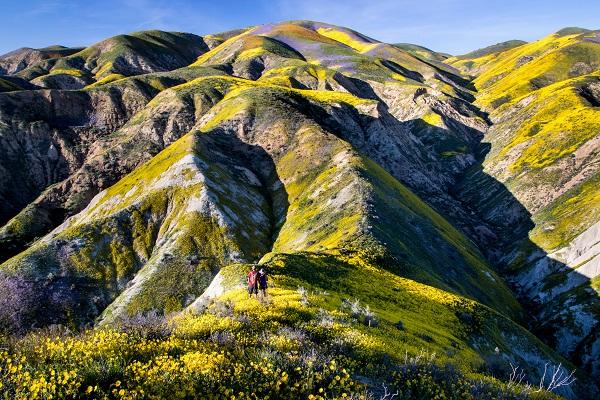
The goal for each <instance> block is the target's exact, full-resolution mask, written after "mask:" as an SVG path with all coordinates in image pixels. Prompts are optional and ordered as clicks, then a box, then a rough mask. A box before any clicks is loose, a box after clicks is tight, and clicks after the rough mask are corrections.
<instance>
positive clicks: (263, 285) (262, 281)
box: [258, 268, 267, 299]
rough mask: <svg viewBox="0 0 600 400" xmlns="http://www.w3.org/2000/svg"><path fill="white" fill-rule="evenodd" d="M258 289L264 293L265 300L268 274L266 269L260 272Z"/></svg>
mask: <svg viewBox="0 0 600 400" xmlns="http://www.w3.org/2000/svg"><path fill="white" fill-rule="evenodd" d="M258 288H259V289H260V291H261V293H262V297H263V299H264V298H266V297H267V273H266V271H265V270H264V269H262V268H261V269H260V271H258Z"/></svg>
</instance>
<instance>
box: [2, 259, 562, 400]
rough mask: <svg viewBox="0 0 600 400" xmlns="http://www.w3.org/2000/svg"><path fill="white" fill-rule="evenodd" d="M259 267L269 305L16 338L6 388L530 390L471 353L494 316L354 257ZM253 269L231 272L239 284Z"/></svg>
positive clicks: (222, 394)
mask: <svg viewBox="0 0 600 400" xmlns="http://www.w3.org/2000/svg"><path fill="white" fill-rule="evenodd" d="M263 267H266V268H268V270H269V271H270V272H271V276H272V280H273V282H274V287H273V288H271V289H269V298H268V300H267V301H257V300H255V299H248V297H247V294H246V293H245V291H244V290H241V289H232V290H230V291H228V292H227V293H226V294H224V295H222V296H220V297H219V298H218V299H215V300H213V301H212V303H211V304H210V305H209V306H208V309H207V310H206V311H205V312H204V313H202V314H200V315H195V314H191V313H183V314H180V315H178V316H175V317H174V318H172V319H171V321H170V322H166V321H164V320H161V319H160V318H157V317H156V316H153V314H145V315H140V316H139V317H136V319H131V320H128V321H122V323H121V325H117V326H116V328H111V329H106V330H105V329H100V330H92V331H87V332H84V333H82V334H80V335H77V336H71V335H64V334H63V335H61V336H54V335H53V334H52V333H50V332H48V333H34V334H30V335H28V336H26V337H25V338H23V339H20V340H19V341H17V342H11V343H9V344H8V345H9V349H8V351H5V352H4V353H3V355H2V357H1V360H2V361H0V374H2V376H3V386H2V387H0V390H2V391H3V393H4V394H5V395H7V396H12V397H14V398H45V397H48V396H58V397H70V398H90V397H91V398H104V397H106V396H108V397H116V398H132V399H142V398H156V397H164V396H169V397H170V398H182V399H183V398H190V397H192V398H196V397H210V398H232V396H234V397H235V398H248V399H254V398H264V397H265V396H270V397H289V396H291V397H298V396H301V397H307V398H315V399H321V398H323V399H324V398H348V397H350V396H355V397H358V398H361V397H362V398H367V397H366V396H368V395H369V392H371V393H373V392H375V393H377V392H379V390H381V389H382V386H381V383H382V382H387V386H386V387H387V388H388V389H389V390H390V391H391V392H392V393H394V392H396V391H398V394H399V395H400V397H399V398H402V399H412V398H415V396H418V397H424V398H430V397H432V396H434V397H437V398H442V399H445V398H463V399H476V398H480V397H481V396H486V397H487V398H502V399H506V398H509V399H510V398H515V399H516V398H522V396H524V395H527V393H528V391H527V389H526V388H525V387H524V386H520V385H507V384H506V383H505V382H503V381H501V380H498V379H495V378H491V377H488V376H485V375H484V374H482V373H483V372H485V371H486V368H489V367H491V366H492V364H486V362H485V360H484V359H482V358H480V356H478V355H477V353H476V352H474V351H473V349H472V348H471V347H470V345H469V344H468V338H469V337H470V336H474V335H475V336H477V335H480V334H481V333H483V332H486V330H487V329H488V327H489V326H493V325H494V324H495V323H496V322H494V321H495V319H497V318H499V316H497V315H495V314H494V313H493V312H491V311H490V310H489V309H486V308H482V307H481V306H478V305H476V304H475V303H473V302H469V301H466V300H464V299H462V300H461V299H460V298H458V297H456V296H453V295H449V294H447V293H444V292H442V291H439V290H436V289H433V288H430V287H427V286H424V285H419V284H416V283H414V282H411V281H408V280H405V279H402V278H398V277H396V276H394V275H393V274H390V273H387V272H385V271H383V270H380V269H378V268H377V267H374V266H373V265H371V264H369V263H368V262H367V263H365V262H364V261H361V259H360V258H357V257H356V256H354V255H345V256H342V255H337V256H336V255H324V254H323V255H316V254H312V255H311V254H297V255H284V254H280V255H276V254H274V255H271V256H269V257H268V258H267V259H265V260H264V263H263ZM246 268H247V266H244V265H236V266H231V267H227V268H226V270H227V269H231V271H230V272H228V273H229V274H230V275H233V276H237V277H238V278H237V279H240V280H241V279H242V277H243V274H244V273H245V270H246ZM230 279H231V278H230ZM300 283H301V284H303V285H305V286H303V288H299V287H298V284H300ZM382 290H383V292H382ZM344 296H352V297H349V298H350V299H351V301H346V300H345V297H344ZM361 299H368V300H369V301H370V303H367V304H365V306H367V305H368V306H370V307H372V308H361V307H360V306H359V304H360V302H361ZM465 315H469V316H470V317H469V318H470V319H469V320H467V319H466V317H465ZM432 321H436V324H432ZM494 329H497V328H494ZM522 339H523V340H525V341H526V342H527V341H528V340H531V339H530V338H529V337H528V336H527V335H523V336H522ZM497 344H498V343H496V342H492V343H488V344H487V345H486V346H495V345H497ZM531 344H533V345H535V346H541V345H540V344H538V343H535V341H534V342H531V343H530V345H531ZM500 345H501V343H500ZM502 349H503V350H502V353H501V354H504V352H505V351H506V352H508V353H507V354H510V351H511V347H510V346H506V348H505V347H502ZM490 351H493V350H490ZM500 358H502V357H500ZM497 372H498V371H497ZM534 395H535V396H534V398H539V399H553V398H555V396H553V395H552V394H550V393H548V392H539V393H536V394H534Z"/></svg>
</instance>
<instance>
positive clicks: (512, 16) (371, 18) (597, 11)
mask: <svg viewBox="0 0 600 400" xmlns="http://www.w3.org/2000/svg"><path fill="white" fill-rule="evenodd" d="M342 3H343V4H342ZM0 6H1V8H0V9H1V10H2V14H3V18H2V24H1V25H0V54H2V53H5V52H8V51H10V50H13V49H15V48H18V47H23V46H28V47H44V46H48V45H52V44H62V45H66V46H84V45H89V44H92V43H95V42H97V41H99V40H102V39H104V38H107V37H110V36H113V35H116V34H120V33H127V32H133V31H139V30H144V29H164V30H175V31H184V32H192V33H196V34H206V33H211V32H218V31H223V30H228V29H232V28H238V27H244V26H249V25H256V24H262V23H267V22H277V21H284V20H290V19H312V20H317V21H324V22H330V23H333V24H337V25H342V26H346V27H350V28H353V29H355V30H358V31H359V32H361V33H364V34H366V35H369V36H371V37H373V38H375V39H378V40H382V41H386V42H411V43H417V44H421V45H424V46H426V47H429V48H431V49H433V50H438V51H445V52H448V53H452V54H461V53H465V52H468V51H470V50H473V49H476V48H479V47H482V46H486V45H489V44H493V43H497V42H500V41H504V40H508V39H523V40H534V39H537V38H540V37H542V36H545V35H546V34H548V33H551V32H554V31H556V30H558V29H560V28H562V27H565V26H581V27H586V28H592V29H598V28H600V17H599V16H600V0H569V1H565V0H562V1H557V0H545V1H539V0H531V1H528V0H521V1H518V0H504V1H474V0H420V1H406V0H395V1H394V0H380V1H377V0H360V1H359V0H345V1H344V0H341V1H317V0H303V1H297V0H252V1H242V0H237V1H227V0H212V1H204V0H199V1H193V0H120V1H118V0H87V1H74V0H46V1H41V0H21V1H8V0H0Z"/></svg>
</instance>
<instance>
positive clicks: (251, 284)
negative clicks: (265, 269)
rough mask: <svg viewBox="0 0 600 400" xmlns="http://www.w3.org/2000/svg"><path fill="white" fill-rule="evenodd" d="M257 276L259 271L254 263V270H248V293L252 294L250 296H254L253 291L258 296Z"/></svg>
mask: <svg viewBox="0 0 600 400" xmlns="http://www.w3.org/2000/svg"><path fill="white" fill-rule="evenodd" d="M257 278H258V272H257V271H256V265H253V266H252V270H251V271H250V272H248V276H247V277H246V282H248V294H249V295H250V298H252V293H254V294H255V295H256V297H257V298H258V285H257V282H256V280H257Z"/></svg>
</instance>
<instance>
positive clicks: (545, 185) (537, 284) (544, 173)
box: [473, 28, 600, 371]
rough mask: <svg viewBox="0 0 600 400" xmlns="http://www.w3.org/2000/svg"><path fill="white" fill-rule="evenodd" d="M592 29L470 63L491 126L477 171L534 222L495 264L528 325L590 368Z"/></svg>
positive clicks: (597, 51) (491, 208)
mask: <svg viewBox="0 0 600 400" xmlns="http://www.w3.org/2000/svg"><path fill="white" fill-rule="evenodd" d="M599 35H600V32H598V31H588V30H582V29H578V28H567V29H563V30H561V31H559V32H557V33H555V34H552V35H549V36H547V37H545V38H543V39H541V40H538V41H536V42H532V43H529V44H523V45H520V46H518V47H516V48H513V49H510V50H506V51H503V52H501V53H498V54H496V55H495V56H494V58H493V59H487V58H486V57H484V58H475V59H474V60H473V62H474V63H475V64H477V65H480V67H481V71H482V72H481V73H480V74H479V75H478V76H477V77H476V78H475V80H474V83H475V85H476V87H477V88H478V90H479V94H478V97H477V101H476V104H478V105H479V106H480V107H482V108H483V109H485V110H487V111H488V112H489V117H490V119H491V120H492V122H493V125H492V126H491V127H490V129H489V130H488V132H487V133H486V136H485V138H484V140H485V141H488V142H489V143H490V150H489V153H488V154H487V156H486V159H485V161H484V162H483V166H484V171H485V172H486V173H488V174H490V175H491V176H493V177H495V178H496V179H497V180H498V181H500V182H503V183H504V184H505V185H506V187H507V188H508V189H509V191H510V193H511V195H513V196H515V197H516V198H517V199H518V200H519V202H520V203H521V204H522V205H523V206H524V207H525V208H526V209H527V211H528V213H530V214H531V219H532V221H533V226H532V229H531V231H530V232H529V233H528V238H523V240H518V238H516V239H517V240H515V241H514V242H513V243H508V246H507V249H506V250H505V251H504V253H505V254H506V255H504V256H503V257H502V258H501V260H500V263H501V264H504V265H505V267H504V268H506V269H507V270H509V271H511V272H510V274H511V275H512V277H510V280H511V281H514V282H515V284H516V285H517V287H518V288H519V289H518V291H519V293H521V296H523V297H524V298H526V299H527V301H528V302H530V304H531V307H534V308H535V309H537V313H538V321H537V322H536V323H535V324H534V326H535V327H536V328H535V329H538V330H539V331H541V332H544V333H545V334H550V337H551V341H552V342H553V343H554V345H555V346H556V347H557V348H558V349H559V350H560V351H561V353H563V354H565V355H568V356H571V357H575V358H576V359H579V360H581V362H583V363H589V364H590V365H591V366H592V369H593V370H594V371H598V364H597V359H598V356H597V354H596V353H595V354H590V353H589V352H590V351H592V352H593V351H594V350H592V349H594V348H595V346H594V344H593V343H596V342H597V340H598V338H597V332H596V329H594V326H595V325H596V324H597V321H598V319H599V318H598V310H599V304H598V298H597V295H596V293H597V289H598V278H597V276H598V272H599V270H598V262H599V260H600V258H599V257H598V254H599V252H598V247H597V246H598V220H599V218H600V214H599V211H600V201H599V199H600V193H599V192H598V184H597V183H598V178H599V175H598V174H599V170H598V143H599V136H598V132H599V128H600V125H599V121H600V119H599V117H600V109H599V108H598V106H599V105H600V103H599V102H598V101H597V96H598V94H599V93H600V92H598V89H599V88H600V86H599V85H600V75H599V69H600V44H599V37H600V36H599ZM473 198H475V199H476V200H475V201H478V202H480V203H481V206H482V209H483V210H485V211H484V212H485V213H487V214H488V215H489V216H490V220H496V221H498V222H500V221H502V220H505V218H506V216H505V215H503V213H502V212H501V210H499V208H498V206H497V204H498V203H501V200H500V201H499V199H498V198H496V199H491V198H489V199H486V198H485V197H483V198H481V196H480V195H479V194H476V193H473ZM507 229H508V230H513V229H514V228H513V227H507ZM529 240H531V242H530V241H529ZM544 253H547V254H549V257H548V258H547V257H544V256H543V254H544ZM566 337H569V338H570V340H566V339H565V338H566Z"/></svg>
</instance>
